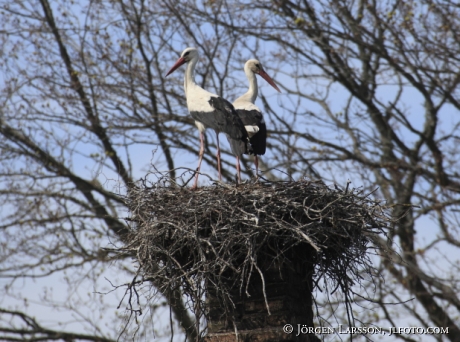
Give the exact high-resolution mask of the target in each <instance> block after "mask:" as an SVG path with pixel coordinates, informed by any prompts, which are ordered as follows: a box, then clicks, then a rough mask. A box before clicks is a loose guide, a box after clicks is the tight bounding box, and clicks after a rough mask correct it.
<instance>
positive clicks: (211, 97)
mask: <svg viewBox="0 0 460 342" xmlns="http://www.w3.org/2000/svg"><path fill="white" fill-rule="evenodd" d="M198 58H199V55H198V51H197V50H196V49H195V48H192V47H189V48H187V49H185V50H184V51H183V52H182V54H181V57H180V58H179V59H178V60H177V62H176V63H175V64H174V65H173V66H172V68H171V69H170V70H169V71H168V73H167V74H166V76H168V75H169V74H171V73H172V72H173V71H174V70H176V69H177V68H179V67H180V66H181V65H183V64H185V63H188V64H187V69H186V71H185V77H184V90H185V96H186V98H187V108H188V111H189V112H190V115H191V116H192V118H194V119H195V124H196V126H197V127H198V130H199V131H200V152H199V160H198V167H197V173H196V176H195V183H194V185H193V187H192V188H193V189H195V188H196V187H197V185H198V174H199V171H200V168H201V161H202V160H203V154H204V131H205V130H206V128H207V127H209V128H212V129H214V130H215V132H216V138H217V169H218V173H219V180H221V179H222V173H221V167H220V147H219V133H220V132H224V133H226V134H227V136H229V137H230V138H231V139H233V140H234V141H237V142H239V143H241V144H242V145H244V146H245V149H246V151H247V152H249V151H248V150H247V149H248V148H249V140H248V139H249V138H248V133H247V132H246V129H245V128H244V125H243V122H242V121H241V119H240V118H239V116H238V114H237V113H236V111H235V108H234V107H233V105H232V104H231V103H230V102H228V101H227V100H225V99H223V98H221V97H219V96H218V95H216V94H213V93H210V92H209V91H206V90H204V89H203V88H201V87H200V86H199V85H197V84H196V83H195V77H194V71H195V66H196V63H197V62H198Z"/></svg>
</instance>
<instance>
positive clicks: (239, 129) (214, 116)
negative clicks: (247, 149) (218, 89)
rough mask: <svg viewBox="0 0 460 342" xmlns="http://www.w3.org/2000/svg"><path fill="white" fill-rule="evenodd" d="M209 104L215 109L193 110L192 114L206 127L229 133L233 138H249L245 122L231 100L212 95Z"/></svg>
mask: <svg viewBox="0 0 460 342" xmlns="http://www.w3.org/2000/svg"><path fill="white" fill-rule="evenodd" d="M209 104H210V105H211V107H212V108H214V110H213V111H210V112H199V111H191V112H190V114H191V116H192V117H193V118H194V119H195V120H197V121H199V122H201V123H203V124H204V125H205V126H206V127H209V128H212V129H214V130H216V131H218V132H223V133H226V134H228V135H229V136H230V137H231V138H232V139H237V140H241V139H246V140H247V139H248V134H247V132H246V129H245V128H244V125H243V122H242V121H241V119H240V118H239V117H238V114H237V113H236V110H235V108H234V107H233V105H232V104H231V103H230V102H228V101H227V100H225V99H223V98H221V97H211V99H210V100H209Z"/></svg>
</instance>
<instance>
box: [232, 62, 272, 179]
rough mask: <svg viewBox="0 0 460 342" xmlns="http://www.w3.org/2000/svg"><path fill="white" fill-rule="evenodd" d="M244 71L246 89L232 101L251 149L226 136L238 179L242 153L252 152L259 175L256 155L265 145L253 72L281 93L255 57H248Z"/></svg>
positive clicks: (262, 150)
mask: <svg viewBox="0 0 460 342" xmlns="http://www.w3.org/2000/svg"><path fill="white" fill-rule="evenodd" d="M244 72H245V73H246V77H247V78H248V81H249V89H248V91H247V92H246V93H245V94H244V95H242V96H240V97H239V98H237V99H236V100H235V102H233V106H234V107H235V109H236V112H237V113H238V116H239V117H240V119H241V121H243V124H244V125H245V128H246V131H247V132H248V135H249V139H250V144H251V146H252V149H251V150H249V149H248V148H247V146H246V144H245V142H244V141H241V140H236V139H233V138H231V137H229V136H227V138H228V141H229V143H230V147H231V149H232V153H233V154H234V155H235V156H236V170H237V172H238V181H241V176H240V157H241V155H242V154H243V153H246V154H254V164H255V166H256V178H257V177H259V160H258V158H257V156H258V155H263V154H265V150H266V147H267V126H266V125H265V120H264V117H263V116H262V112H261V111H260V109H259V107H257V106H256V105H255V104H254V102H255V101H256V99H257V94H258V91H259V89H258V87H257V78H256V75H255V74H258V75H260V76H261V77H262V78H263V79H265V80H266V81H267V82H268V83H269V84H270V85H271V86H272V87H273V88H275V89H276V90H277V91H278V92H280V93H281V90H279V88H278V86H277V85H276V84H275V82H274V81H273V80H272V79H271V77H270V76H268V74H267V73H266V72H265V71H264V69H263V67H262V64H261V63H260V62H259V61H258V60H257V59H250V60H248V61H247V62H246V64H245V65H244Z"/></svg>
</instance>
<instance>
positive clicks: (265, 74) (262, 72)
mask: <svg viewBox="0 0 460 342" xmlns="http://www.w3.org/2000/svg"><path fill="white" fill-rule="evenodd" d="M259 75H260V76H261V77H262V78H263V79H264V80H265V81H267V82H268V84H270V85H271V86H272V87H273V88H275V89H276V90H278V92H280V93H281V90H280V89H279V88H278V86H277V85H276V84H275V82H274V81H273V80H272V79H271V77H270V76H268V74H267V73H266V72H265V71H264V70H260V71H259Z"/></svg>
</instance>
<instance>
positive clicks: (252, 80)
mask: <svg viewBox="0 0 460 342" xmlns="http://www.w3.org/2000/svg"><path fill="white" fill-rule="evenodd" d="M244 72H245V74H246V77H247V78H248V81H249V89H248V91H247V92H246V93H245V94H243V95H242V96H240V97H239V98H237V99H236V100H235V102H234V103H235V104H237V103H242V102H251V103H254V102H256V99H257V95H258V93H259V88H258V86H257V78H256V74H254V72H253V71H252V70H251V69H249V68H246V66H245V68H244Z"/></svg>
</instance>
